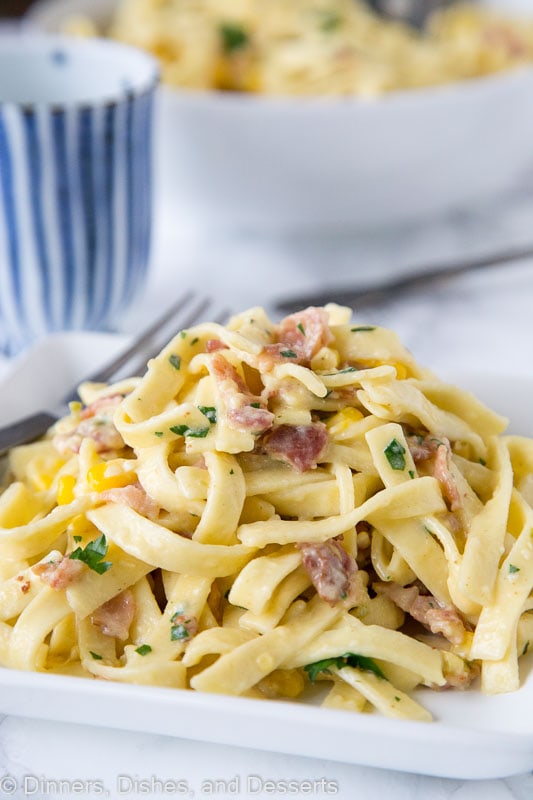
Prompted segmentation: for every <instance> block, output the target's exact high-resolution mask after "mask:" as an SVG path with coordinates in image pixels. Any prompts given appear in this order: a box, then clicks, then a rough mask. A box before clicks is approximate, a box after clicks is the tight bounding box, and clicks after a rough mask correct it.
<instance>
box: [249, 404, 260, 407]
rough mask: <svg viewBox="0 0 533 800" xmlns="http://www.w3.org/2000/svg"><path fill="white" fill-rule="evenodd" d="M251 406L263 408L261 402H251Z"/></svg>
mask: <svg viewBox="0 0 533 800" xmlns="http://www.w3.org/2000/svg"><path fill="white" fill-rule="evenodd" d="M250 408H261V403H250Z"/></svg>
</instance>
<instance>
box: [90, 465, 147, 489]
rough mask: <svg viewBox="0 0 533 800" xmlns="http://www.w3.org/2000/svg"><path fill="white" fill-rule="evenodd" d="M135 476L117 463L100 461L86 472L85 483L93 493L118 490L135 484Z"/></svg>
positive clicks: (131, 471)
mask: <svg viewBox="0 0 533 800" xmlns="http://www.w3.org/2000/svg"><path fill="white" fill-rule="evenodd" d="M136 480H137V475H136V474H135V472H133V470H131V469H127V468H125V467H124V466H123V464H122V462H119V461H100V462H99V463H98V464H94V466H92V467H91V468H90V469H89V470H88V471H87V482H88V484H89V486H90V487H91V489H93V490H94V491H95V492H104V491H106V490H107V489H118V488H121V487H123V486H128V485H129V484H130V483H135V481H136Z"/></svg>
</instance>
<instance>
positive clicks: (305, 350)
mask: <svg viewBox="0 0 533 800" xmlns="http://www.w3.org/2000/svg"><path fill="white" fill-rule="evenodd" d="M274 338H275V340H276V341H275V343H274V344H267V345H265V347H264V348H263V350H262V351H261V353H260V355H259V360H258V366H259V369H260V370H264V371H269V370H271V369H272V368H273V367H274V366H275V365H276V364H280V363H281V364H284V363H288V362H289V363H290V362H292V363H294V364H304V365H308V364H309V362H310V361H311V359H312V358H313V356H314V355H316V353H318V351H319V350H320V348H321V347H325V346H326V345H328V344H329V343H330V342H331V341H333V336H332V334H331V331H330V329H329V317H328V314H327V311H324V309H323V308H315V307H314V306H310V307H309V308H306V309H304V311H298V312H297V313H296V314H290V315H289V316H288V317H285V318H284V319H282V320H281V322H280V323H279V325H277V327H276V329H275V331H274Z"/></svg>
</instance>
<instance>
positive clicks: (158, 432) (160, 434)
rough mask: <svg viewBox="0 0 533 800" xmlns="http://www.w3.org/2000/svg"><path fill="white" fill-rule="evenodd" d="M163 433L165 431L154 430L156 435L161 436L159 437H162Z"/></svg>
mask: <svg viewBox="0 0 533 800" xmlns="http://www.w3.org/2000/svg"><path fill="white" fill-rule="evenodd" d="M163 435H164V434H163V431H154V436H159V438H161V437H162V436H163Z"/></svg>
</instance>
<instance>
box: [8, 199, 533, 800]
mask: <svg viewBox="0 0 533 800" xmlns="http://www.w3.org/2000/svg"><path fill="white" fill-rule="evenodd" d="M532 215H533V201H532V200H531V199H530V198H529V196H528V194H527V193H517V194H516V195H515V196H513V197H512V198H507V199H506V200H505V202H501V203H499V204H495V205H494V204H493V205H492V206H488V207H487V208H485V209H482V210H478V211H477V212H476V213H475V214H456V215H453V216H452V217H450V218H448V219H446V220H441V221H439V222H427V223H426V224H424V225H423V226H413V227H412V228H410V229H402V230H396V231H394V230H390V231H386V232H381V233H372V232H360V233H359V234H357V235H355V234H354V235H343V236H334V235H330V236H324V235H322V236H321V235H318V234H315V235H307V236H304V235H301V236H296V235H294V236H285V237H282V238H279V239H277V240H274V239H273V238H272V237H270V238H268V237H263V236H261V235H260V234H257V233H256V234H251V233H249V234H240V235H237V234H234V235H231V234H228V233H224V234H223V233H221V232H216V231H210V232H207V231H200V230H196V231H193V230H192V229H190V230H187V231H185V230H183V229H180V228H179V226H177V225H176V224H172V223H173V221H172V219H171V218H170V219H168V218H167V219H163V218H162V221H161V222H160V225H159V227H158V228H157V230H156V240H155V247H154V253H153V268H152V272H151V275H150V279H149V282H148V285H147V287H146V291H145V293H144V295H143V298H142V301H139V302H138V303H137V305H136V307H135V309H134V310H132V311H130V312H129V314H128V315H127V317H126V318H125V319H124V320H123V324H122V328H121V329H122V330H123V331H125V332H133V331H134V330H136V329H138V328H139V327H142V325H144V324H146V322H147V321H148V319H149V318H150V317H151V316H153V315H154V314H156V313H157V312H158V311H159V310H161V309H162V308H163V307H164V306H165V305H166V304H167V303H168V302H169V301H170V299H171V296H172V295H173V294H175V293H176V291H177V290H178V289H180V288H183V287H184V286H193V287H195V288H197V289H198V291H201V292H204V293H214V294H216V296H217V299H218V301H220V303H221V304H223V305H226V306H229V307H230V308H231V309H233V310H237V309H242V308H244V307H248V306H252V305H265V306H266V307H267V309H268V310H270V311H273V309H274V305H275V300H276V298H279V297H281V296H282V295H283V294H285V293H287V294H288V293H294V292H295V291H304V290H305V291H310V290H311V289H317V288H319V287H324V286H328V285H329V286H330V287H334V286H341V285H344V284H349V283H353V284H355V283H365V282H367V281H368V280H371V279H381V278H384V277H386V276H392V275H393V274H397V272H402V271H404V272H405V271H407V270H408V269H410V268H411V267H417V266H422V265H424V264H428V265H431V264H433V263H436V262H440V261H443V260H445V259H448V258H450V259H452V258H455V257H459V256H468V255H474V254H479V253H487V252H490V251H491V250H502V249H504V248H505V247H508V246H511V245H512V246H516V245H523V244H527V243H528V242H530V243H533V228H532V226H531V219H532V218H533V216H532ZM532 309H533V258H532V259H524V260H523V261H521V262H517V263H515V264H513V265H509V264H507V265H502V266H499V267H496V268H491V269H490V270H487V271H486V272H481V271H478V272H476V273H472V274H469V275H464V276H462V277H460V278H459V277H457V278H450V279H448V280H444V281H440V282H439V283H438V284H434V285H432V286H431V287H428V288H426V289H421V290H417V291H416V292H413V293H411V294H409V295H408V296H401V297H394V296H391V297H390V298H389V299H388V300H387V301H386V302H385V303H383V304H382V305H380V306H368V307H360V308H358V309H356V312H355V313H356V317H357V319H360V320H362V321H365V322H369V323H377V324H383V325H386V326H387V327H391V328H394V329H395V330H396V331H397V332H398V333H399V335H400V336H401V338H402V339H403V340H404V342H405V343H406V344H407V345H408V346H409V347H410V349H411V350H412V352H413V353H414V355H415V357H416V358H417V359H418V360H419V361H420V362H421V363H423V364H425V365H426V366H430V367H431V368H433V369H434V371H436V372H438V373H440V374H442V375H443V376H444V377H445V376H446V375H447V374H450V373H452V372H453V373H456V372H457V371H460V372H465V373H468V372H469V371H479V370H487V369H493V370H497V371H498V372H499V373H502V374H505V375H513V374H517V375H518V374H520V375H523V374H524V372H525V371H526V372H527V371H529V373H532V374H533V356H532V354H531V342H532V341H533V313H532ZM4 366H5V365H4ZM532 768H533V763H532ZM0 773H4V777H3V778H0V797H8V796H10V797H16V798H25V797H30V796H34V797H39V798H56V797H57V798H59V797H73V796H75V795H77V794H80V795H81V796H89V797H97V796H110V797H113V798H119V797H142V796H146V797H166V796H172V795H174V796H180V792H179V791H178V788H177V784H176V781H177V779H183V780H186V781H187V782H188V787H189V790H190V789H192V790H194V796H195V797H197V798H204V797H208V796H212V795H210V794H209V793H208V792H207V788H209V785H208V784H206V783H205V782H206V781H211V782H214V781H222V782H224V783H223V784H222V783H221V784H219V786H220V787H222V786H225V789H222V788H221V789H220V790H219V791H218V792H217V793H216V794H215V796H217V797H219V798H230V797H242V798H246V797H252V796H253V797H259V798H266V797H282V796H286V795H284V794H282V793H279V792H270V791H266V790H265V791H263V790H261V791H258V792H255V793H253V794H252V793H250V792H248V791H247V789H246V782H247V776H250V775H256V776H260V777H261V778H262V779H263V780H272V781H279V780H281V779H294V780H298V781H301V782H303V781H313V780H314V781H319V780H321V779H322V778H324V779H326V782H323V783H322V784H321V785H322V786H323V787H327V790H326V788H324V790H322V789H315V790H313V793H312V794H311V795H309V794H308V795H307V796H313V797H324V798H325V797H327V796H336V797H338V798H343V800H344V799H345V800H348V799H349V798H350V800H351V798H353V797H357V798H358V799H359V800H370V799H372V800H374V798H376V797H384V798H391V799H393V800H420V799H422V800H452V798H453V800H477V799H478V798H479V800H507V799H508V798H515V800H530V798H531V797H533V774H525V775H517V776H513V777H510V778H506V779H500V780H486V781H461V780H451V779H441V778H433V777H427V776H421V775H412V774H407V773H400V772H392V771H387V770H380V769H373V768H368V767H365V766H353V765H346V764H342V763H335V762H331V761H322V760H318V759H307V758H301V757H295V756H286V755H280V754H275V753H264V752H258V751H253V750H246V749H239V748H233V747H227V746H220V745H212V744H205V743H195V742H191V741H188V740H187V731H184V738H182V739H176V738H170V737H166V736H163V735H153V734H143V733H131V732H124V731H121V730H108V729H104V728H94V727H89V726H84V725H83V720H80V724H79V725H71V724H63V723H57V722H50V721H42V720H33V719H20V718H16V717H13V716H9V717H4V718H3V719H1V720H0ZM75 780H77V781H78V782H79V784H76V787H77V788H75V787H74V783H73V782H74V781H75ZM61 781H63V783H61ZM165 781H167V783H165ZM172 781H174V783H172ZM317 785H318V784H317ZM206 787H207V788H206ZM304 794H305V792H304V793H300V795H299V796H304ZM181 796H187V795H181ZM188 796H191V794H190V792H189V795H188Z"/></svg>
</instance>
